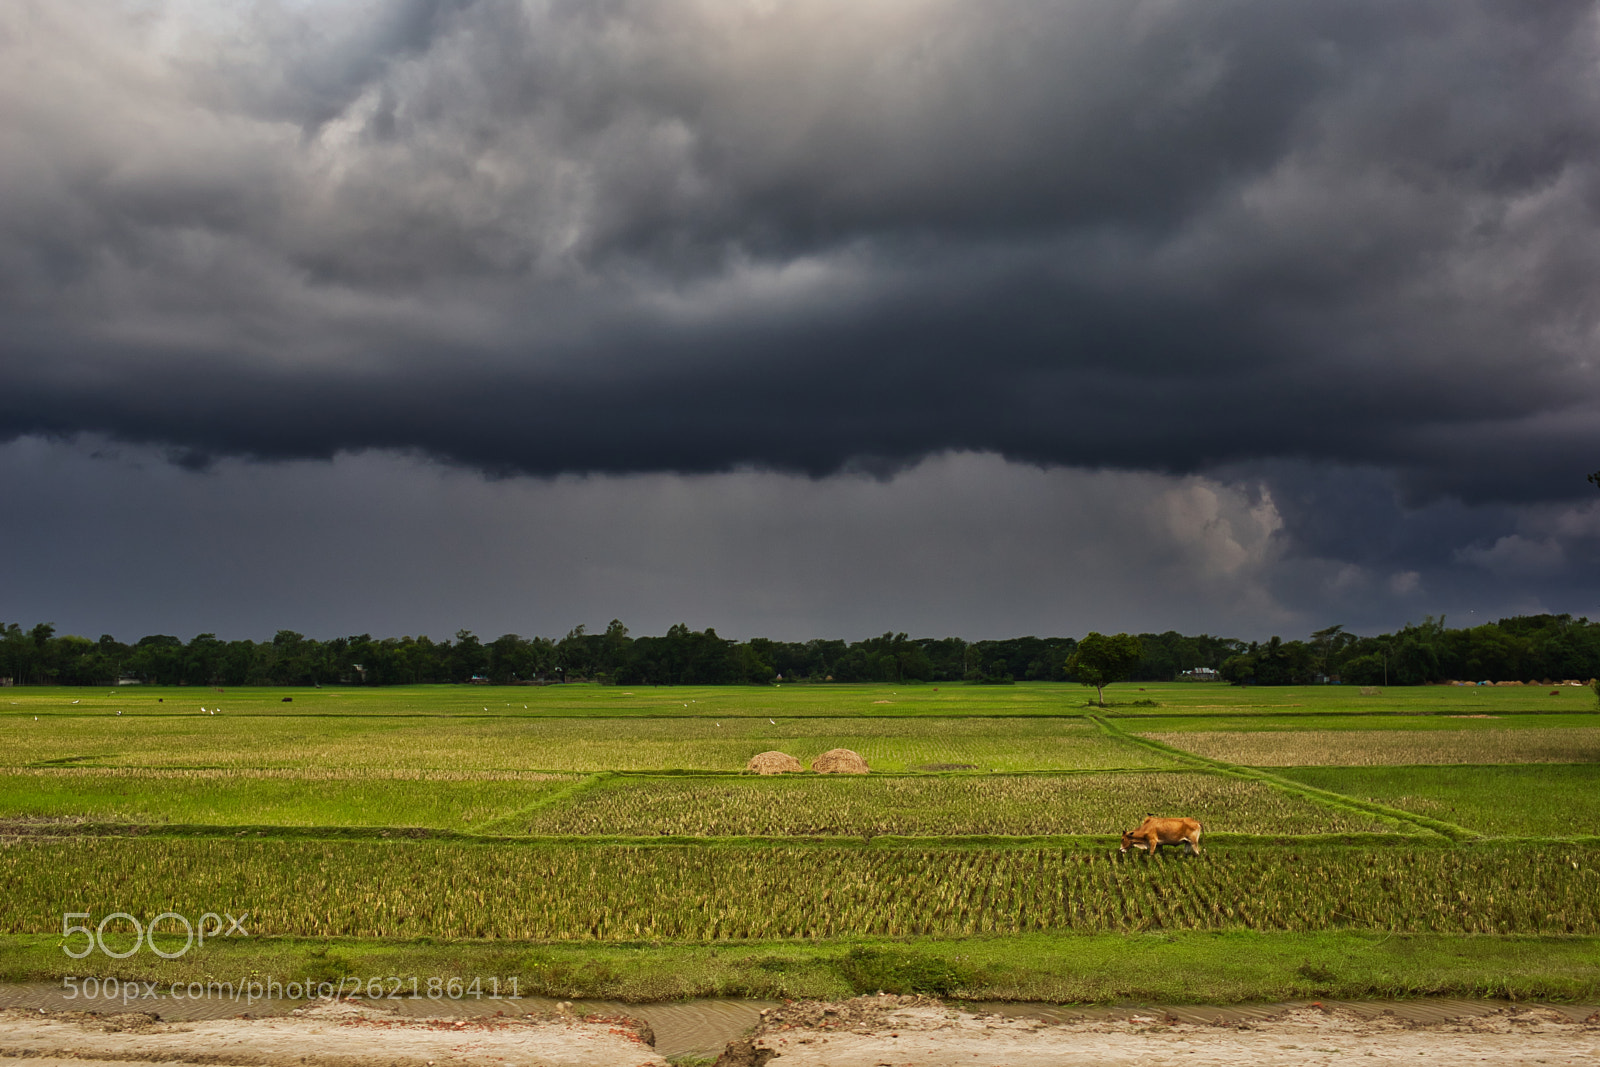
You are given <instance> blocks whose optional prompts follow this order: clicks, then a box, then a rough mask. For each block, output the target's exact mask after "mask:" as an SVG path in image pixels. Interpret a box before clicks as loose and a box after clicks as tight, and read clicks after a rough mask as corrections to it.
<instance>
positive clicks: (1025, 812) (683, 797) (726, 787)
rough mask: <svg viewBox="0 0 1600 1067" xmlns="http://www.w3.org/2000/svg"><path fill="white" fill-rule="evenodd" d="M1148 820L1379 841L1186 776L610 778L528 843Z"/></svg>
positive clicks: (1379, 823)
mask: <svg viewBox="0 0 1600 1067" xmlns="http://www.w3.org/2000/svg"><path fill="white" fill-rule="evenodd" d="M1150 810H1160V811H1162V812H1167V813H1182V814H1184V815H1192V816H1194V817H1195V818H1198V819H1199V820H1200V821H1201V823H1202V824H1204V825H1205V827H1206V829H1207V830H1208V831H1209V832H1213V833H1215V832H1228V833H1247V834H1254V833H1274V834H1315V833H1361V832H1366V833H1383V832H1393V831H1394V830H1396V829H1397V827H1396V825H1395V824H1393V823H1390V822H1388V821H1386V820H1384V819H1381V818H1379V817H1377V816H1373V815H1367V814H1364V813H1361V812H1355V811H1348V810H1344V809H1339V808H1333V807H1329V806H1324V805H1321V804H1318V803H1316V802H1314V801H1311V800H1308V799H1306V798H1304V797H1301V796H1296V795H1294V794H1292V793H1289V792H1287V791H1285V790H1281V789H1275V788H1272V787H1271V786H1268V785H1265V784H1263V783H1260V782H1252V781H1244V780H1242V779H1239V778H1234V777H1229V776H1224V775H1219V774H1204V773H1196V772H1181V773H1174V772H1166V773H1163V772H1142V773H1141V772H1133V773H1118V772H1103V773H1096V774H1075V775H1061V776H1043V775H1040V776H1034V775H1027V776H1023V775H1015V776H1012V775H1007V776H990V775H981V776H980V775H971V776H967V775H961V776H951V777H931V776H930V777H903V778H886V777H877V776H874V777H871V778H865V779H862V778H849V779H840V778H831V777H827V778H819V777H811V776H807V777H804V778H790V779H766V780H751V779H731V780H730V779H723V778H627V777H624V778H616V779H613V780H612V781H610V782H608V783H606V784H605V785H604V786H603V787H600V788H596V789H591V790H587V791H585V792H583V793H580V794H578V795H576V796H574V797H573V798H572V799H571V800H569V801H565V802H562V803H558V804H555V805H552V806H550V807H548V808H545V809H543V810H541V811H539V812H537V813H536V814H535V816H534V817H533V818H532V819H531V820H530V822H529V823H528V824H527V825H526V826H525V827H520V828H519V829H523V830H525V831H526V832H528V833H533V834H617V835H625V836H647V835H653V834H681V835H695V836H736V835H763V836H776V835H783V834H806V835H811V834H845V835H850V836H864V835H872V834H907V835H946V834H1014V835H1039V834H1106V835H1111V834H1115V833H1117V832H1118V831H1119V830H1122V829H1125V828H1126V827H1128V826H1132V825H1133V824H1135V823H1137V822H1138V820H1139V818H1140V817H1141V816H1142V815H1143V814H1144V813H1145V812H1146V811H1150Z"/></svg>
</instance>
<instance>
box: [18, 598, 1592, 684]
mask: <svg viewBox="0 0 1600 1067" xmlns="http://www.w3.org/2000/svg"><path fill="white" fill-rule="evenodd" d="M1137 637H1138V645H1137V647H1138V650H1139V655H1140V658H1139V660H1138V663H1137V664H1136V665H1135V666H1134V667H1133V668H1132V670H1131V673H1130V675H1129V676H1130V677H1131V678H1132V679H1133V680H1134V681H1169V680H1171V679H1174V678H1178V677H1182V676H1183V675H1184V673H1185V672H1188V671H1193V670H1197V669H1204V670H1210V671H1215V672H1217V673H1218V674H1219V675H1220V676H1221V677H1222V678H1223V679H1224V680H1227V681H1231V682H1234V683H1237V684H1255V685H1289V684H1296V685H1300V684H1308V683H1314V682H1318V681H1325V680H1332V679H1338V680H1342V681H1344V682H1347V683H1352V684H1360V685H1383V684H1388V685H1416V684H1420V683H1424V682H1436V681H1443V680H1446V679H1463V680H1471V681H1510V680H1515V681H1539V680H1544V679H1557V680H1559V679H1567V678H1579V679H1588V678H1593V677H1595V676H1596V675H1600V624H1597V623H1591V622H1589V620H1587V619H1581V618H1580V619H1574V618H1573V617H1572V616H1570V615H1532V616H1517V617H1515V618H1509V619H1501V620H1499V621H1498V622H1493V623H1487V624H1485V625H1482V626H1476V627H1472V628H1471V629H1458V630H1450V629H1446V628H1445V625H1444V620H1443V619H1438V620H1434V619H1432V618H1429V619H1427V620H1426V621H1425V622H1423V623H1422V624H1421V625H1407V626H1405V627H1403V628H1402V629H1401V630H1399V631H1398V632H1396V633H1393V634H1380V635H1378V636H1375V637H1361V636H1357V635H1355V634H1351V633H1347V632H1346V631H1345V630H1344V628H1343V627H1341V626H1330V627H1328V628H1327V629H1325V630H1319V631H1317V632H1316V633H1314V634H1312V635H1311V636H1310V637H1309V638H1308V639H1306V640H1304V641H1284V640H1282V639H1281V638H1277V637H1274V638H1272V639H1271V640H1270V641H1265V642H1254V641H1252V642H1249V643H1246V642H1243V641H1238V640H1234V639H1232V638H1225V637H1213V636H1211V635H1209V634H1200V635H1198V636H1186V635H1184V634H1179V633H1176V632H1174V631H1171V630H1169V631H1167V632H1166V633H1161V634H1139V635H1137ZM1077 649H1078V641H1077V640H1076V639H1074V638H1071V637H1015V638H1010V639H1008V640H1004V641H965V640H962V639H961V638H959V637H943V638H928V637H924V638H911V637H908V636H907V635H906V634H903V633H886V634H883V635H882V636H881V637H872V638H868V639H867V640H864V641H850V642H847V641H840V640H829V639H824V638H817V639H814V640H810V641H771V640H767V639H766V638H759V637H758V638H752V639H751V640H749V641H733V640H729V639H727V638H723V637H719V636H717V633H716V631H715V630H710V629H707V630H703V631H694V630H691V629H689V628H688V627H687V626H683V625H678V626H674V627H672V628H671V629H669V630H668V631H667V632H666V633H665V634H663V635H661V636H659V637H633V636H632V635H630V634H629V632H628V628H627V627H626V626H624V625H623V624H622V623H621V622H619V621H616V620H613V621H612V622H611V624H610V625H609V626H607V627H606V628H605V630H604V631H603V632H600V633H590V632H588V631H587V630H586V629H585V628H584V627H582V626H578V627H575V628H573V629H572V630H571V631H570V632H568V633H567V634H566V636H564V637H562V638H560V639H559V640H552V639H550V638H545V637H520V636H518V635H517V634H506V635H504V636H502V637H498V638H495V639H494V640H493V641H489V642H484V641H482V640H481V639H480V638H479V637H478V636H477V635H475V634H473V633H472V632H471V631H470V630H458V631H457V632H456V635H455V638H454V639H453V640H449V639H447V640H442V641H434V640H432V639H430V638H428V637H426V636H420V637H385V638H374V637H372V636H371V635H370V634H360V635H358V636H355V637H340V638H334V639H333V640H329V641H319V640H316V639H313V638H308V637H306V636H304V635H302V634H298V633H295V632H294V631H292V630H279V631H278V633H277V634H276V635H275V636H274V637H273V638H272V640H270V641H248V640H243V641H223V640H220V639H218V638H217V637H216V636H215V635H213V634H199V635H197V636H195V637H193V638H191V639H190V640H189V641H187V642H185V641H183V640H180V639H179V638H177V637H172V636H169V635H166V634H152V635H150V636H148V637H143V638H140V639H139V640H138V641H136V642H134V643H133V644H131V645H130V644H124V643H123V642H121V641H118V640H116V639H115V638H113V637H112V636H111V635H109V634H104V635H102V636H101V637H100V639H99V640H98V641H91V640H89V639H88V638H85V637H77V636H74V635H71V634H64V635H57V634H56V632H55V627H54V626H52V625H50V624H49V623H40V624H38V625H36V626H33V627H32V628H30V629H24V628H23V627H22V626H20V625H18V624H16V623H11V624H5V625H3V626H0V678H11V679H12V680H13V681H14V683H15V684H18V685H112V684H115V683H117V682H118V681H138V682H142V683H146V684H153V685H196V686H201V685H211V686H242V685H320V684H324V683H327V684H340V685H412V684H418V683H430V682H433V683H451V682H470V681H474V680H477V681H484V682H489V683H493V684H497V685H506V684H514V683H535V682H566V681H598V682H609V683H615V684H621V685H765V684H769V683H772V682H776V681H780V680H781V681H784V682H827V681H834V682H895V683H909V682H932V683H939V682H950V683H954V682H972V683H979V684H1005V683H1008V682H1016V681H1079V680H1081V679H1079V678H1077V677H1076V676H1075V675H1074V674H1073V672H1072V669H1071V660H1072V657H1073V654H1074V653H1075V652H1076V651H1077ZM1083 680H1087V679H1083ZM1091 684H1092V682H1091Z"/></svg>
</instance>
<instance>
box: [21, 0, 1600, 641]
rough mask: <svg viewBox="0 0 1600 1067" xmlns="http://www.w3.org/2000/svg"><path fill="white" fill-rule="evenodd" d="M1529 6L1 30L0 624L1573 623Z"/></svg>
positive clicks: (318, 631)
mask: <svg viewBox="0 0 1600 1067" xmlns="http://www.w3.org/2000/svg"><path fill="white" fill-rule="evenodd" d="M1597 163H1600V20H1597V17H1596V7H1595V5H1594V4H1593V3H1590V2H1583V3H1580V2H1565V0H1502V2H1493V3H1490V2H1474V0H1409V2H1406V3H1400V4H1397V3H1394V2H1393V0H1366V2H1363V0H1352V2H1330V0H1249V2H1237V0H1203V2H1202V0H1193V2H1180V0H1149V2H1146V0H1073V2H1061V3H1044V2H1040V0H995V2H991V3H972V2H970V0H949V2H943V0H805V2H781V0H743V2H741V0H704V2H693V0H640V2H638V3H631V2H627V0H548V2H544V3H537V2H532V0H524V2H514V0H383V2H371V3H364V2H355V0H351V2H339V0H260V2H227V0H74V2H73V3H59V2H55V0H9V2H8V3H6V4H5V5H3V6H0V373H3V379H0V538H3V542H0V622H13V621H14V622H21V623H23V624H25V625H26V624H31V623H33V622H36V621H52V622H55V623H56V624H57V625H58V626H60V627H61V628H62V629H63V630H67V631H72V632H78V633H84V634H87V635H89V636H98V634H99V633H101V632H111V633H113V634H115V635H116V636H118V637H120V638H122V639H124V640H131V639H134V638H137V637H138V636H141V635H142V634H145V633H151V632H165V633H172V634H176V635H178V636H181V637H184V638H186V639H187V638H188V637H191V636H193V634H195V633H197V632H202V631H211V632H215V633H217V634H219V635H220V636H223V637H265V636H270V635H271V634H272V632H274V631H275V630H277V629H279V628H291V629H296V630H299V631H301V632H305V633H308V634H311V635H313V636H318V637H332V636H338V635H342V634H350V633H358V632H370V633H373V634H375V635H398V634H414V633H419V632H425V633H430V634H432V635H434V636H436V637H442V636H449V635H451V634H453V633H454V631H455V630H457V629H458V628H463V627H464V628H468V629H472V630H474V631H476V632H478V633H480V634H482V635H484V636H485V637H492V636H496V635H498V634H500V633H504V632H516V633H522V634H524V635H532V634H545V635H548V636H560V634H562V633H564V632H565V631H566V630H567V629H568V628H569V627H571V626H573V625H575V624H577V623H585V624H587V625H588V626H590V627H598V626H604V624H605V623H606V622H607V621H608V620H609V619H611V618H613V617H618V618H621V619H622V620H623V621H624V622H626V623H627V624H628V625H629V626H630V627H631V628H632V629H633V631H634V632H635V633H637V634H643V633H659V632H661V631H662V630H664V629H665V628H666V627H667V626H668V625H670V624H672V623H674V622H678V621H683V622H687V623H689V624H690V625H691V626H693V627H695V628H696V629H700V628H703V627H706V626H714V627H716V628H717V630H718V631H719V632H720V633H723V634H724V635H726V636H734V637H748V636H758V635H764V636H772V637H780V638H790V639H802V638H807V637H814V636H841V637H852V638H854V637H862V636H867V635H870V634H875V633H879V632H882V631H885V630H905V631H909V632H911V633H912V634H914V635H919V636H921V635H927V636H942V635H946V634H953V635H960V636H965V637H970V638H980V637H1003V636H1013V635H1016V634H1023V633H1038V634H1061V635H1081V634H1082V633H1083V632H1084V631H1086V630H1089V629H1100V630H1122V629H1127V630H1158V631H1159V630H1165V629H1168V628H1174V629H1179V630H1183V631H1186V632H1199V631H1208V632H1211V633H1222V634H1227V635H1230V636H1239V637H1244V638H1255V637H1265V636H1268V635H1270V634H1274V633H1279V634H1283V635H1284V636H1286V637H1299V636H1304V635H1305V634H1306V633H1308V632H1309V631H1311V630H1313V629H1317V628H1320V627H1323V626H1327V625H1331V624H1334V623H1343V624H1345V625H1346V626H1348V627H1350V628H1352V629H1355V630H1358V631H1365V632H1375V631H1377V630H1381V629H1389V628H1392V627H1395V626H1398V625H1400V624H1403V623H1405V622H1406V621H1408V620H1409V621H1421V620H1422V618H1423V617H1424V616H1425V615H1439V614H1441V613H1444V614H1446V615H1447V619H1448V622H1449V623H1450V624H1451V625H1465V624H1470V623H1474V622H1479V621H1485V620H1489V619H1493V618H1496V617H1499V616H1501V615H1506V614H1516V613H1528V612H1538V611H1557V612H1562V611H1566V612H1573V613H1575V614H1589V615H1594V616H1600V569H1597V567H1596V563H1597V562H1600V491H1597V490H1596V488H1595V487H1594V486H1592V485H1589V484H1588V483H1587V482H1586V481H1585V475H1586V474H1587V473H1588V472H1589V471H1591V470H1594V469H1596V468H1597V467H1600V382H1597V379H1596V368H1595V366H1594V357H1595V354H1596V351H1597V334H1596V330H1597V310H1600V309H1597V305H1596V294H1597V292H1600V289H1597V286H1596V283H1597V281H1600V226H1597V215H1600V166H1597Z"/></svg>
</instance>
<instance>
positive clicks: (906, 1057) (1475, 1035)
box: [717, 996, 1600, 1067]
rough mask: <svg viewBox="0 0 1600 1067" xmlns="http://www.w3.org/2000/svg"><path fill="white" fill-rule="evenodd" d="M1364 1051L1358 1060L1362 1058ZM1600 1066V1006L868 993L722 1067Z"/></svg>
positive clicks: (773, 1032) (790, 1019)
mask: <svg viewBox="0 0 1600 1067" xmlns="http://www.w3.org/2000/svg"><path fill="white" fill-rule="evenodd" d="M1352 1057H1356V1058H1355V1059H1352ZM1485 1062H1487V1063H1492V1064H1496V1065H1497V1067H1498V1065H1504V1064H1528V1065H1533V1064H1544V1065H1546V1067H1559V1065H1565V1064H1573V1065H1577V1064H1582V1065H1586V1067H1596V1065H1597V1064H1600V1013H1597V1014H1596V1015H1595V1016H1591V1017H1590V1018H1589V1019H1588V1020H1587V1021H1585V1022H1574V1021H1573V1020H1572V1019H1570V1018H1569V1017H1567V1016H1566V1015H1563V1014H1562V1013H1560V1012H1555V1011H1551V1010H1548V1009H1508V1010H1505V1011H1501V1012H1496V1013H1494V1014H1491V1015H1483V1016H1477V1017H1473V1018H1466V1019H1458V1020H1453V1021H1450V1022H1446V1023H1426V1024H1422V1023H1414V1022H1409V1021H1407V1020H1404V1019H1401V1018H1399V1017H1398V1016H1394V1015H1392V1014H1390V1015H1380V1016H1377V1017H1376V1018H1369V1019H1363V1018H1361V1017H1359V1016H1357V1015H1354V1014H1352V1013H1350V1012H1346V1011H1338V1010H1327V1009H1322V1008H1317V1007H1310V1008H1297V1009H1291V1010H1288V1011H1285V1012H1284V1013H1283V1014H1281V1015H1280V1016H1277V1017H1275V1018H1272V1019H1267V1020H1262V1021H1257V1022H1249V1023H1232V1024H1229V1023H1223V1022H1221V1021H1220V1020H1219V1021H1218V1022H1217V1023H1216V1024H1214V1025H1200V1024H1194V1023H1184V1022H1180V1021H1178V1020H1177V1019H1175V1018H1171V1017H1161V1016H1159V1015H1155V1014H1151V1015H1142V1016H1141V1015H1137V1014H1134V1015H1132V1016H1131V1017H1129V1018H1122V1019H1098V1020H1085V1021H1081V1022H1068V1023H1046V1022H1041V1021H1039V1020H1036V1019H1018V1018H1010V1017H1005V1016H999V1015H988V1014H984V1013H973V1012H964V1011H959V1010H956V1009H953V1008H948V1007H946V1006H944V1005H943V1004H941V1003H939V1002H938V1001H934V1000H928V999H925V998H918V997H884V996H880V997H860V998H857V999H856V1000H852V1001H846V1002H844V1003H839V1004H821V1003H801V1004H794V1005H788V1006H785V1007H783V1008H779V1009H774V1010H772V1011H769V1012H767V1013H766V1014H765V1015H764V1016H763V1018H762V1023H761V1025H760V1027H759V1028H758V1029H757V1030H756V1032H755V1033H754V1034H752V1035H751V1036H750V1037H749V1038H746V1039H744V1040H742V1041H736V1042H734V1043H732V1044H730V1045H729V1046H728V1049H727V1051H725V1052H724V1053H723V1054H722V1057H721V1058H720V1059H718V1060H717V1067H900V1065H902V1064H904V1065H911V1064H915V1065H918V1067H953V1065H955V1064H963V1065H968V1067H1000V1065H1002V1064H1003V1065H1006V1067H1035V1065H1037V1067H1045V1065H1051V1067H1055V1065H1059V1064H1063V1063H1093V1064H1095V1065H1096V1067H1135V1065H1138V1067H1164V1065H1175V1064H1184V1065H1191V1067H1194V1065H1198V1067H1208V1065H1210V1067H1221V1065H1224V1064H1226V1065H1228V1067H1234V1065H1237V1064H1241V1063H1249V1064H1252V1065H1253V1067H1254V1065H1266V1067H1276V1065H1283V1067H1289V1065H1294V1067H1301V1065H1312V1064H1339V1063H1361V1064H1370V1065H1372V1067H1381V1065H1383V1064H1401V1063H1404V1064H1413V1065H1414V1064H1417V1063H1427V1064H1430V1065H1432V1064H1452V1065H1453V1064H1469V1063H1470V1064H1479V1063H1485Z"/></svg>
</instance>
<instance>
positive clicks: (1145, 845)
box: [1122, 815, 1200, 856]
mask: <svg viewBox="0 0 1600 1067" xmlns="http://www.w3.org/2000/svg"><path fill="white" fill-rule="evenodd" d="M1179 843H1182V844H1183V845H1185V846H1187V847H1188V850H1189V855H1191V856H1195V855H1198V854H1199V852H1200V820H1198V819H1158V818H1156V817H1155V816H1154V815H1146V816H1145V817H1144V822H1142V823H1140V824H1139V825H1138V827H1137V828H1136V829H1133V830H1124V831H1122V851H1123V852H1126V851H1128V849H1130V848H1142V849H1144V850H1145V851H1147V852H1149V853H1150V854H1151V855H1152V856H1153V855H1155V854H1156V853H1158V852H1160V851H1161V846H1162V845H1176V844H1179Z"/></svg>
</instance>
